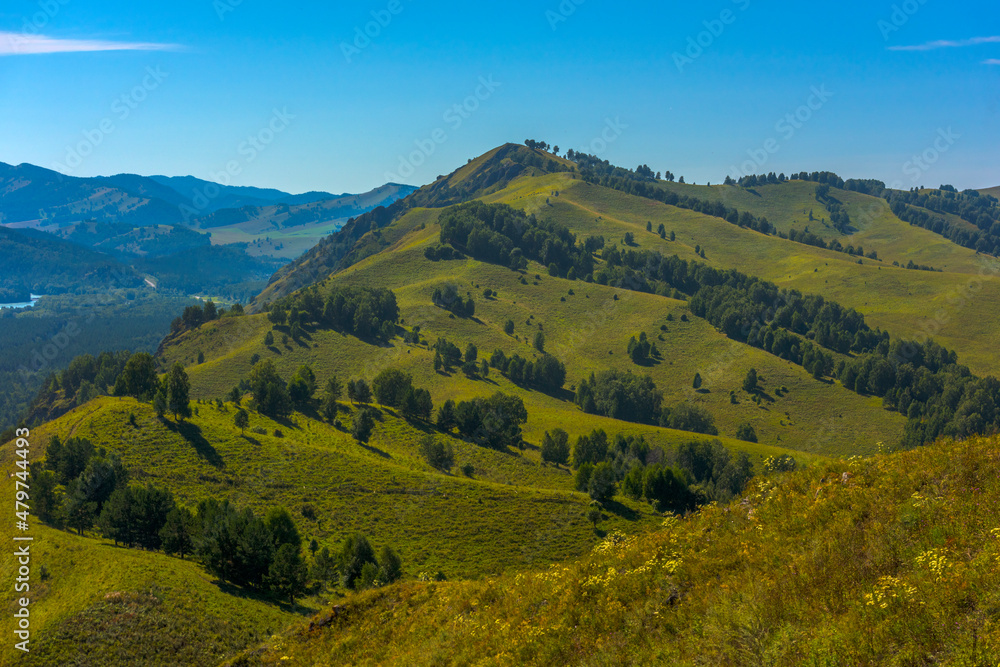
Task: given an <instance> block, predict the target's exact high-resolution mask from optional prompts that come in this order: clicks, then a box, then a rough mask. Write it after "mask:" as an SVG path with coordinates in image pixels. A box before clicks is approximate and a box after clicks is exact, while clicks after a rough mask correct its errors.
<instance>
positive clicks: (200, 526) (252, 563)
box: [33, 437, 402, 602]
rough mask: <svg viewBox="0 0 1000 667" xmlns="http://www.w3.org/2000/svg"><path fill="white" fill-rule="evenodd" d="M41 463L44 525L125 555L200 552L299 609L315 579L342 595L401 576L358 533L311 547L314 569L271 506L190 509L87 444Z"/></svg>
mask: <svg viewBox="0 0 1000 667" xmlns="http://www.w3.org/2000/svg"><path fill="white" fill-rule="evenodd" d="M41 463H43V464H44V469H43V470H42V471H40V472H38V473H37V474H34V475H33V477H34V480H35V481H34V483H33V484H34V489H33V499H34V501H35V502H34V505H35V512H36V514H37V515H38V517H39V519H41V520H42V521H44V522H45V523H47V524H49V525H51V526H54V527H67V528H70V529H73V530H76V531H77V533H78V534H80V535H82V534H84V532H86V531H89V530H92V529H94V528H97V529H98V530H99V532H100V534H101V535H102V536H104V537H106V538H108V539H111V540H114V542H115V544H116V545H117V544H121V545H123V546H126V547H129V548H140V549H145V550H148V551H158V550H162V551H163V552H164V553H166V554H170V555H177V556H180V557H181V558H184V557H186V556H189V555H194V556H195V557H196V558H197V559H198V560H199V561H200V562H201V564H202V565H203V566H204V567H205V569H206V570H208V571H209V572H210V573H212V574H213V575H215V576H217V577H218V578H219V579H220V580H221V581H223V582H231V583H234V584H237V585H240V586H244V587H248V588H253V589H258V590H264V591H271V592H272V593H274V594H275V595H277V596H280V597H282V598H285V599H288V600H289V602H294V601H295V598H296V597H299V596H301V595H302V594H303V593H305V592H306V590H307V585H308V583H309V581H310V580H312V581H313V582H314V584H316V585H319V586H324V585H327V584H330V583H336V582H338V581H339V583H340V584H341V585H343V586H344V587H346V588H367V587H372V586H380V585H384V584H389V583H392V582H393V581H396V580H397V579H399V578H400V576H402V562H401V560H400V558H399V557H398V556H397V555H396V553H395V552H394V551H393V550H392V549H391V548H390V547H388V546H384V547H383V548H382V550H381V551H380V552H379V553H378V555H377V556H376V553H375V550H374V549H373V548H372V547H371V544H370V543H369V542H368V540H367V538H365V537H364V536H362V535H352V536H350V537H348V538H346V539H345V540H344V542H343V544H342V546H341V548H340V549H339V551H337V552H335V553H332V554H331V552H330V550H329V548H328V547H323V549H322V550H319V549H318V544H317V543H316V541H315V540H313V541H312V542H311V543H310V545H309V550H310V551H311V552H312V563H311V567H310V564H309V563H308V562H307V561H306V559H305V558H304V556H303V553H302V551H303V550H302V546H303V540H302V538H301V536H300V533H299V530H298V528H297V526H296V525H295V522H294V520H293V519H292V516H291V514H290V513H289V512H288V510H286V509H285V508H283V507H271V508H269V509H268V511H267V513H266V514H265V515H264V516H257V515H256V514H255V513H254V512H253V510H252V509H250V508H248V507H243V508H240V507H237V506H236V505H235V504H233V503H231V502H230V501H229V500H223V501H221V502H220V501H218V500H215V499H207V500H202V501H201V502H199V503H198V505H197V508H196V509H195V510H194V511H191V510H190V509H188V508H187V507H184V506H182V505H179V504H177V502H176V501H175V499H174V496H173V494H172V493H171V492H170V491H169V489H164V488H158V487H155V486H153V485H151V484H147V485H145V486H142V485H138V484H130V483H129V475H128V471H127V470H126V469H125V468H124V466H123V465H122V463H121V460H120V459H119V458H118V456H117V455H116V454H108V453H107V452H106V451H105V450H104V449H102V448H95V447H94V445H93V444H92V443H91V442H90V441H89V440H87V439H85V438H70V439H68V440H67V441H66V442H65V443H63V442H62V441H61V440H60V439H59V438H58V437H54V438H53V439H52V440H51V441H50V442H49V446H48V449H47V452H46V458H45V459H44V461H42V462H41ZM317 551H319V553H317Z"/></svg>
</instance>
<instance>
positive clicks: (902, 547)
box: [239, 439, 1000, 667]
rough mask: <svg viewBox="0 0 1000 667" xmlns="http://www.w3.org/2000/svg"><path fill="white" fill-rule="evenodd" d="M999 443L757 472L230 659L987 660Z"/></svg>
mask: <svg viewBox="0 0 1000 667" xmlns="http://www.w3.org/2000/svg"><path fill="white" fill-rule="evenodd" d="M997 451H998V450H997V442H996V441H995V440H982V439H977V440H970V441H967V442H964V443H957V444H955V443H943V444H938V445H935V446H932V447H928V448H924V449H921V450H916V451H912V452H907V453H902V454H895V455H888V456H877V457H874V458H872V459H868V460H859V459H852V460H851V461H848V462H835V463H829V464H826V465H823V466H818V467H816V468H813V469H810V470H809V471H807V472H798V473H791V474H786V475H783V476H778V477H776V478H773V479H770V480H759V481H758V482H757V483H755V484H754V487H753V488H752V489H750V490H749V491H748V493H747V494H746V496H745V497H744V499H743V500H742V501H740V502H736V503H733V504H732V505H730V506H728V507H717V506H710V507H708V508H705V509H703V510H702V511H700V512H698V513H696V514H694V515H692V516H690V517H687V518H685V519H684V520H681V521H668V522H666V523H665V524H664V526H663V527H662V528H661V529H658V530H656V531H653V532H651V533H649V534H646V535H642V536H637V537H632V538H624V539H621V540H617V541H612V540H607V541H606V542H605V543H603V544H602V545H601V546H600V547H598V548H595V549H594V550H593V552H592V553H591V554H589V555H588V556H586V557H584V558H581V559H579V560H577V561H574V562H569V563H565V564H563V565H560V566H554V567H552V568H549V569H541V570H539V571H537V572H534V573H522V574H518V575H508V576H504V577H500V578H496V579H493V578H490V579H486V580H483V581H478V582H472V583H461V582H459V583H441V584H434V583H417V582H407V583H403V584H401V585H394V586H392V587H389V588H386V589H380V590H377V591H372V592H368V593H364V594H361V595H358V596H352V597H350V598H349V599H348V600H346V601H345V602H344V603H343V604H342V605H341V606H340V607H339V608H338V609H337V610H336V611H337V614H336V617H334V618H332V619H330V620H331V622H330V624H329V626H328V627H322V628H318V629H314V630H311V631H310V630H306V629H305V628H302V629H301V630H298V631H295V632H291V633H288V634H286V635H285V636H284V637H282V638H281V639H280V640H276V641H272V642H270V643H269V644H268V645H267V646H265V647H263V649H264V650H263V653H262V654H259V653H255V654H253V655H247V656H246V657H245V659H244V660H243V661H242V662H240V663H239V664H242V665H247V666H255V665H279V664H325V663H327V662H328V661H331V660H336V661H338V662H342V663H350V664H355V665H390V664H407V665H441V664H455V665H473V664H475V665H507V664H533V665H610V664H643V665H646V664H648V665H653V664H656V665H664V664H670V665H704V664H712V665H732V666H736V665H748V666H749V665H754V666H756V665H762V664H768V665H775V666H776V667H778V666H786V665H787V666H793V665H794V666H798V665H864V664H868V665H874V664H878V665H918V664H932V663H933V664H937V665H951V666H958V665H993V664H996V663H997V661H998V660H1000V623H998V622H997V609H998V608H1000V568H998V565H1000V528H998V524H1000V515H998V511H997V507H1000V482H998V480H1000V455H998V453H997ZM321 617H322V618H330V614H329V613H328V612H327V613H324V614H323V615H322V616H321Z"/></svg>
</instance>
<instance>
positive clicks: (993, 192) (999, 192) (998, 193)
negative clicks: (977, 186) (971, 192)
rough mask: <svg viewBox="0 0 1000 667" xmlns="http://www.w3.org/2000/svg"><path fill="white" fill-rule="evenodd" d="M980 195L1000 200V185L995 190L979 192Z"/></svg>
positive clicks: (985, 189)
mask: <svg viewBox="0 0 1000 667" xmlns="http://www.w3.org/2000/svg"><path fill="white" fill-rule="evenodd" d="M979 194H983V195H990V196H991V197H997V198H998V199H1000V185H998V186H997V187H995V188H984V189H982V190H980V191H979Z"/></svg>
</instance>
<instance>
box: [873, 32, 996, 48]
mask: <svg viewBox="0 0 1000 667" xmlns="http://www.w3.org/2000/svg"><path fill="white" fill-rule="evenodd" d="M998 42H1000V35H994V36H992V37H973V38H971V39H939V40H937V41H934V42H927V43H925V44H914V45H912V46H890V47H889V50H890V51H933V50H934V49H953V48H960V47H963V46H977V45H979V44H996V43H998Z"/></svg>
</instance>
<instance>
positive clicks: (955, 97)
mask: <svg viewBox="0 0 1000 667" xmlns="http://www.w3.org/2000/svg"><path fill="white" fill-rule="evenodd" d="M155 4H156V6H153V7H148V6H146V4H145V3H136V2H117V1H108V0H105V1H100V0H93V1H89V2H81V1H80V0H40V1H39V0H36V1H35V2H21V1H20V0H8V2H5V3H4V5H3V8H2V9H0V161H4V162H8V163H15V164H16V163H20V162H30V163H33V164H38V165H41V166H44V167H48V168H57V169H60V170H61V171H64V172H65V173H70V174H72V175H77V176H89V175H97V174H114V173H121V172H131V173H141V174H166V175H184V174H192V175H194V176H198V177H200V178H211V179H215V180H220V181H224V182H226V181H228V182H231V183H233V184H236V185H256V186H263V187H276V188H280V189H283V190H288V191H292V192H303V191H307V190H327V191H332V192H337V193H339V192H359V191H364V190H368V189H370V188H372V187H376V186H378V185H380V184H382V183H383V182H385V181H387V180H400V181H403V182H408V183H413V184H415V185H420V184H424V183H427V182H430V181H432V180H434V178H435V177H436V176H437V175H438V174H443V173H448V172H450V171H452V170H453V169H455V168H456V167H458V166H460V165H461V164H464V163H465V162H466V160H467V159H468V158H470V157H474V156H476V155H479V154H481V153H483V152H485V151H487V150H489V149H490V148H492V147H494V146H496V145H498V144H501V143H504V142H506V141H523V140H524V139H526V138H534V139H540V140H544V141H548V142H550V143H552V144H556V145H558V146H559V147H560V148H561V149H562V150H563V151H565V149H567V148H573V149H575V150H586V151H588V152H598V153H599V154H600V155H601V157H603V158H606V159H608V160H610V161H612V162H614V163H617V164H624V165H627V166H635V165H637V164H639V163H646V164H649V166H651V167H652V168H653V169H654V170H670V171H672V172H674V173H675V174H677V175H684V176H685V178H686V180H687V181H689V182H691V181H694V182H698V183H704V182H705V181H710V182H719V181H721V180H722V179H723V178H724V177H725V176H726V175H727V174H734V175H738V174H739V173H742V172H746V171H753V172H766V171H775V172H781V171H784V172H786V173H790V172H793V171H800V170H809V171H812V170H831V171H836V172H838V173H840V174H841V175H842V176H844V177H845V178H847V177H865V178H878V179H881V180H884V181H886V182H887V183H890V184H895V185H896V186H897V187H911V186H915V185H927V186H937V185H939V184H941V183H952V184H954V185H956V186H957V187H959V188H960V189H961V188H966V187H989V186H995V185H1000V159H998V154H1000V150H998V148H1000V122H998V121H1000V85H998V84H1000V37H998V36H1000V8H998V6H997V3H996V2H995V0H991V1H990V2H951V3H941V2H932V1H931V0H923V2H921V0H907V2H898V1H896V0H893V1H886V2H878V1H875V2H872V1H870V0H869V1H868V2H860V1H855V0H845V1H842V2H838V3H832V2H821V3H796V4H795V5H794V6H789V5H788V4H787V3H782V5H781V6H777V7H776V6H775V3H769V4H768V3H764V2H762V1H761V0H737V1H733V0H717V1H713V2H704V3H662V2H634V3H622V2H608V1H607V0H550V1H544V0H543V1H541V2H516V1H512V2H505V3H472V2H461V3H459V2H452V1H444V2H434V3H430V2H421V1H418V0H374V1H370V2H341V3H318V2H316V3H306V2H287V3H285V4H284V5H283V8H282V9H280V10H278V9H275V8H274V6H273V3H265V2H262V1H260V0H242V1H240V0H214V1H213V0H198V1H188V0H177V1H175V2H171V3H155ZM379 19H380V20H381V23H382V25H380V24H378V23H374V22H375V21H377V20H379ZM366 28H367V30H368V32H369V33H370V34H375V35H376V36H374V37H368V36H365V37H364V38H358V34H359V32H360V33H361V34H363V33H364V32H365V30H366ZM356 38H357V39H356ZM456 105H457V106H456ZM789 115H791V116H790V117H789Z"/></svg>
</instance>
